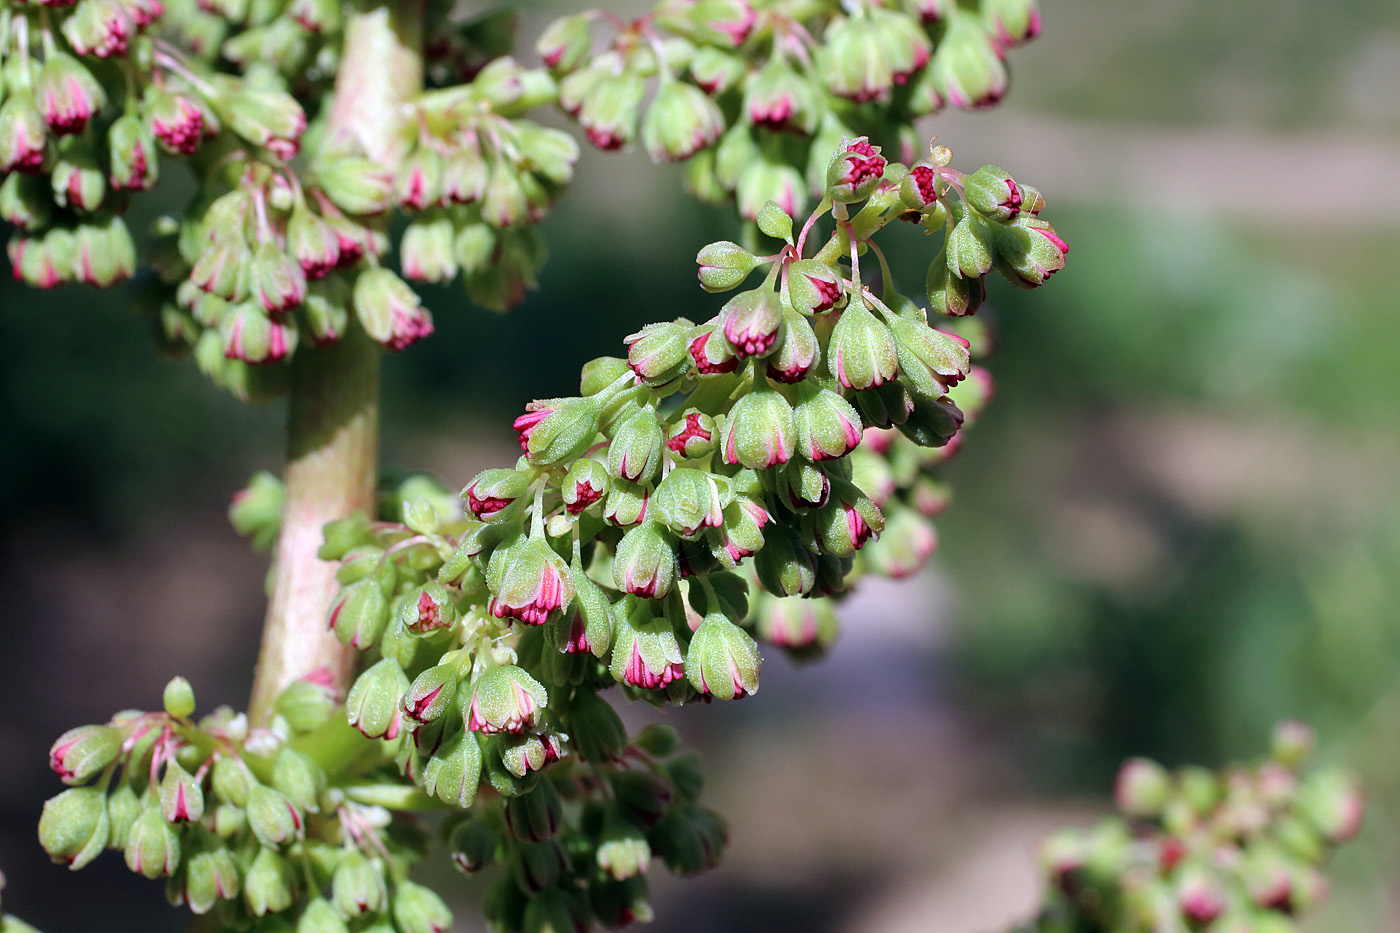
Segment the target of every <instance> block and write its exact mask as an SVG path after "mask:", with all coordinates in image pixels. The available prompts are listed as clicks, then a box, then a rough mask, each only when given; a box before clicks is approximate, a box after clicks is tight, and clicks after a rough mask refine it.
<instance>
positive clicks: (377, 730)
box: [345, 658, 409, 739]
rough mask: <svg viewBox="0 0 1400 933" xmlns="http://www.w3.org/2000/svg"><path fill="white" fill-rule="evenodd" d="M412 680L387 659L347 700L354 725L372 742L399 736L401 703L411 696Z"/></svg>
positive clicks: (368, 673) (358, 682)
mask: <svg viewBox="0 0 1400 933" xmlns="http://www.w3.org/2000/svg"><path fill="white" fill-rule="evenodd" d="M408 687H409V684H408V677H407V675H405V674H404V672H403V668H402V667H400V666H399V664H398V662H397V661H395V660H394V659H393V658H384V659H382V660H380V661H379V662H378V663H377V664H375V665H374V666H373V667H371V668H370V669H369V670H367V671H365V672H364V673H363V674H361V675H360V676H359V677H358V678H356V680H355V684H354V686H352V687H351V688H350V694H349V695H348V696H347V697H346V698H345V716H346V719H348V720H349V722H350V725H352V726H354V727H355V728H357V729H359V730H360V731H361V732H362V733H364V734H365V735H366V736H367V737H369V738H371V739H378V738H384V739H392V738H395V737H396V736H398V734H399V723H400V713H399V701H400V700H401V699H402V698H403V695H404V694H405V693H407V692H408Z"/></svg>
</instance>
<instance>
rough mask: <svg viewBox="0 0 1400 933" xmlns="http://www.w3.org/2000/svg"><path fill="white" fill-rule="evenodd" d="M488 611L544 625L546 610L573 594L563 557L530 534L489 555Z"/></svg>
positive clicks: (528, 623) (546, 616)
mask: <svg viewBox="0 0 1400 933" xmlns="http://www.w3.org/2000/svg"><path fill="white" fill-rule="evenodd" d="M486 579H487V584H488V586H490V587H491V593H492V596H491V602H490V606H489V608H490V610H491V614H492V615H494V616H495V617H496V618H498V619H505V618H512V619H519V620H520V621H521V622H524V623H525V624H526V625H543V624H544V623H545V621H546V620H548V618H549V614H550V613H551V612H554V611H555V610H557V609H560V608H562V607H563V606H564V605H565V604H567V603H568V602H569V600H570V599H572V598H573V595H574V592H573V589H574V587H573V581H572V580H571V579H570V577H569V569H568V565H567V564H565V563H564V559H563V558H562V557H560V556H559V555H558V554H556V553H555V552H554V549H553V548H551V547H550V546H549V544H548V543H547V542H546V541H545V540H544V539H543V538H532V539H530V540H528V541H525V542H523V543H521V544H519V545H516V546H514V547H512V548H510V549H509V550H508V551H497V552H496V553H495V554H493V555H492V558H491V562H490V564H489V566H488V571H487V577H486Z"/></svg>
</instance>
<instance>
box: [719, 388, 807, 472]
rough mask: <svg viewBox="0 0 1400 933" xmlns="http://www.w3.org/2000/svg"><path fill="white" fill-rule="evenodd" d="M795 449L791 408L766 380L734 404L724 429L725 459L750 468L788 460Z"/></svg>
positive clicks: (758, 467)
mask: <svg viewBox="0 0 1400 933" xmlns="http://www.w3.org/2000/svg"><path fill="white" fill-rule="evenodd" d="M795 450H796V435H795V432H794V430H793V422H792V408H791V407H790V406H789V405H788V403H787V400H786V399H784V398H783V397H782V396H781V395H779V394H778V393H777V392H775V391H773V389H772V388H771V387H769V386H767V385H766V384H763V385H760V386H758V387H756V388H755V389H754V390H752V391H750V392H749V393H748V394H747V395H745V396H744V397H743V398H741V399H739V401H738V402H736V403H735V404H734V407H733V408H732V409H731V410H730V412H729V417H728V421H727V423H726V424H725V429H724V458H723V459H724V462H725V463H730V464H735V463H737V464H742V465H743V466H745V467H747V468H748V469H750V470H757V469H763V468H765V467H772V466H777V465H778V464H781V463H787V462H788V461H789V460H791V459H792V455H793V453H794V451H795Z"/></svg>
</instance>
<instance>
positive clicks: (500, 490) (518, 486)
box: [462, 469, 530, 522]
mask: <svg viewBox="0 0 1400 933" xmlns="http://www.w3.org/2000/svg"><path fill="white" fill-rule="evenodd" d="M529 489H530V477H529V474H527V473H523V472H521V471H519V470H505V469H495V470H484V471H482V472H481V473H478V474H477V475H476V478H475V479H473V480H472V481H471V483H469V484H468V485H467V488H466V489H463V490H462V498H463V499H465V500H466V501H467V511H468V512H471V513H472V514H473V515H475V516H476V517H477V518H479V519H481V520H482V521H484V522H489V521H493V520H503V519H507V518H513V517H514V516H515V515H517V514H518V513H519V509H511V506H512V505H515V504H516V503H517V502H518V501H520V497H521V496H523V495H525V494H526V493H527V492H528V491H529Z"/></svg>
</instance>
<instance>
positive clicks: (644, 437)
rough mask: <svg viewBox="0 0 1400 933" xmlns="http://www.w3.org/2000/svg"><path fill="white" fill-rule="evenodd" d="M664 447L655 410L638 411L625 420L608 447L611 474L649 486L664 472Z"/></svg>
mask: <svg viewBox="0 0 1400 933" xmlns="http://www.w3.org/2000/svg"><path fill="white" fill-rule="evenodd" d="M663 446H664V438H663V436H662V433H661V425H660V423H659V422H658V421H657V415H656V409H654V408H651V407H650V406H648V407H646V408H639V409H637V410H636V412H635V413H634V414H632V415H631V416H630V417H629V418H627V419H626V420H625V421H623V423H622V427H620V428H619V429H618V430H617V433H616V434H614V435H613V439H612V443H610V444H609V445H608V473H610V474H611V475H613V476H615V477H617V478H618V479H624V480H628V481H630V482H634V483H650V482H652V481H653V480H654V479H655V478H656V474H657V472H658V471H659V470H660V469H661V460H662V448H663Z"/></svg>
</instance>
